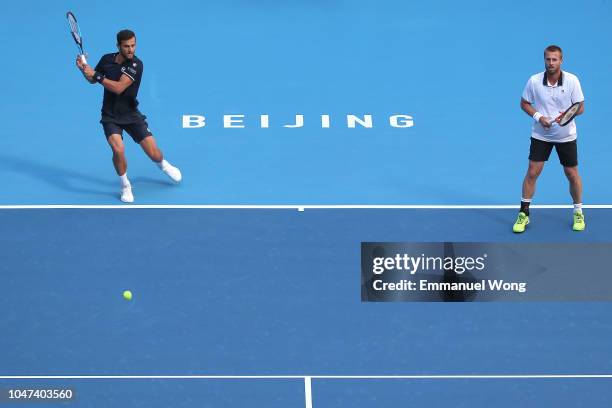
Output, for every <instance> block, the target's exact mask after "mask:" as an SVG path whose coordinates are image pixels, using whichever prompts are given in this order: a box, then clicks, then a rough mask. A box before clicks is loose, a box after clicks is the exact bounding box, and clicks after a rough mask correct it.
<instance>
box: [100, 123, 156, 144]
mask: <svg viewBox="0 0 612 408" xmlns="http://www.w3.org/2000/svg"><path fill="white" fill-rule="evenodd" d="M102 127H103V128H104V136H106V137H107V138H108V137H109V136H110V135H120V136H121V139H123V131H124V130H125V131H126V132H127V133H128V135H130V136H131V137H132V139H134V141H135V142H136V143H138V144H140V142H142V141H143V140H144V139H145V138H146V137H148V136H152V135H153V134H152V133H151V130H150V129H149V125H148V124H147V121H146V120H144V119H142V120H138V121H136V122H132V123H127V124H120V123H114V122H102Z"/></svg>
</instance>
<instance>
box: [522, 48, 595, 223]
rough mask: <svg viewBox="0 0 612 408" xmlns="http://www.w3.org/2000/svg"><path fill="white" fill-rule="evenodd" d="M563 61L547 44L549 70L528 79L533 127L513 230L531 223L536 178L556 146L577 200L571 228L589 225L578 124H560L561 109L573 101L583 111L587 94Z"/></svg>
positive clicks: (525, 103) (526, 105) (526, 107)
mask: <svg viewBox="0 0 612 408" xmlns="http://www.w3.org/2000/svg"><path fill="white" fill-rule="evenodd" d="M562 63H563V51H562V50H561V48H559V47H558V46H556V45H550V46H548V47H546V49H545V50H544V66H545V68H546V70H545V71H544V72H540V73H539V74H535V75H532V76H531V78H529V81H527V85H526V86H525V89H524V91H523V95H522V98H521V109H523V111H525V113H527V114H528V115H529V116H531V117H532V118H533V126H532V128H531V146H530V148H529V167H528V168H527V174H526V175H525V179H524V180H523V192H522V194H523V196H522V198H521V209H520V211H519V213H518V218H517V220H516V222H515V224H514V226H513V228H512V230H513V231H514V232H523V231H525V227H526V226H527V224H529V204H530V203H531V199H532V198H533V195H534V193H535V187H536V181H537V179H538V176H539V175H540V173H542V169H543V168H544V163H545V162H546V161H547V160H548V158H549V157H550V153H551V151H552V149H553V147H554V148H555V150H556V151H557V155H558V156H559V161H560V162H561V165H562V166H563V171H564V172H565V175H566V176H567V179H568V180H569V187H570V194H571V196H572V199H573V201H574V215H573V219H574V222H573V226H572V228H573V230H574V231H583V230H584V228H585V225H586V224H585V221H584V215H583V214H582V180H581V178H580V175H579V174H578V149H577V143H576V138H577V133H576V123H575V121H571V122H570V123H569V124H568V125H567V126H563V127H562V126H559V121H560V120H561V116H562V115H561V114H562V112H563V111H564V110H565V109H567V108H568V107H569V106H571V105H572V103H575V102H581V105H580V109H579V110H578V115H580V114H582V113H583V112H584V95H583V94H582V88H581V87H580V81H579V80H578V77H576V75H574V74H570V73H569V72H567V71H562V70H561V64H562Z"/></svg>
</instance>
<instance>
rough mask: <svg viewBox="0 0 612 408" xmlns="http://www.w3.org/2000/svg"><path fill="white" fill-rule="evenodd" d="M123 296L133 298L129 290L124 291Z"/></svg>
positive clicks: (128, 298) (127, 298)
mask: <svg viewBox="0 0 612 408" xmlns="http://www.w3.org/2000/svg"><path fill="white" fill-rule="evenodd" d="M123 298H124V299H125V300H132V292H131V291H129V290H126V291H124V292H123Z"/></svg>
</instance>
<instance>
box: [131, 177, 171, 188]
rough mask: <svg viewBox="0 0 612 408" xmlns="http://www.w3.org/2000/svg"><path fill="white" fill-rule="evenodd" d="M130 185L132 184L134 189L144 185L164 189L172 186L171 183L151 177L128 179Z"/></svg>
mask: <svg viewBox="0 0 612 408" xmlns="http://www.w3.org/2000/svg"><path fill="white" fill-rule="evenodd" d="M130 183H132V186H134V187H138V186H145V185H154V186H164V187H167V186H174V183H173V182H171V181H170V180H163V179H154V178H151V177H135V178H130Z"/></svg>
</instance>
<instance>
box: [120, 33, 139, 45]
mask: <svg viewBox="0 0 612 408" xmlns="http://www.w3.org/2000/svg"><path fill="white" fill-rule="evenodd" d="M132 38H136V34H135V33H134V32H133V31H132V30H121V31H119V32H118V33H117V44H121V41H127V40H130V39H132Z"/></svg>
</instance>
